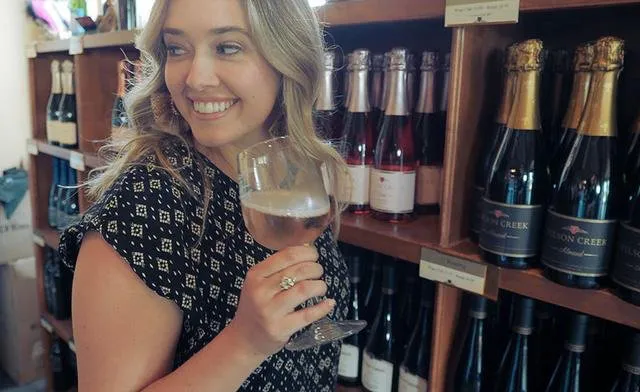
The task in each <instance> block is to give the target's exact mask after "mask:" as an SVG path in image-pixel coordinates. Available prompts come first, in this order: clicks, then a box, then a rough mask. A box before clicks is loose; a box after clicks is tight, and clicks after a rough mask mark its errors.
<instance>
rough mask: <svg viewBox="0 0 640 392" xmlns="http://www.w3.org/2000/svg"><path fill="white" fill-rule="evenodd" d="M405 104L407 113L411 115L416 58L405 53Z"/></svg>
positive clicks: (414, 96) (413, 99) (414, 90)
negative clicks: (407, 106)
mask: <svg viewBox="0 0 640 392" xmlns="http://www.w3.org/2000/svg"><path fill="white" fill-rule="evenodd" d="M407 104H408V105H409V113H413V109H414V107H415V104H416V58H415V55H414V54H413V53H411V52H407Z"/></svg>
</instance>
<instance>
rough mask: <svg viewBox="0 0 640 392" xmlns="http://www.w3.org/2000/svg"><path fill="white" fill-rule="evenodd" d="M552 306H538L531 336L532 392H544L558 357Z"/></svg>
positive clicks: (541, 304)
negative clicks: (554, 359)
mask: <svg viewBox="0 0 640 392" xmlns="http://www.w3.org/2000/svg"><path fill="white" fill-rule="evenodd" d="M551 312H552V308H551V305H549V304H547V303H544V302H538V303H537V304H536V311H535V319H534V327H533V334H532V335H531V357H530V358H531V361H530V363H531V366H530V368H531V373H530V374H531V382H532V384H531V385H532V388H531V390H532V391H544V387H545V386H546V383H547V381H548V380H549V377H551V373H552V372H553V365H554V363H553V362H552V361H551V359H552V358H557V357H558V350H557V348H558V346H557V345H556V342H555V341H554V339H553V336H555V334H556V330H555V329H556V326H555V323H554V319H553V317H552V314H551Z"/></svg>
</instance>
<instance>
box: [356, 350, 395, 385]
mask: <svg viewBox="0 0 640 392" xmlns="http://www.w3.org/2000/svg"><path fill="white" fill-rule="evenodd" d="M362 386H364V387H365V388H367V390H368V391H371V392H391V390H392V388H393V364H392V363H389V362H387V361H381V360H378V359H375V358H373V357H372V356H371V355H369V353H367V352H366V351H365V352H364V354H363V358H362Z"/></svg>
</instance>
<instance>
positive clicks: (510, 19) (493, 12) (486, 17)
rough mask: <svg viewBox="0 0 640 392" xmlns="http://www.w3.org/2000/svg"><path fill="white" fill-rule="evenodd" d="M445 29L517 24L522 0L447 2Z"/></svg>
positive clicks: (456, 0) (460, 0)
mask: <svg viewBox="0 0 640 392" xmlns="http://www.w3.org/2000/svg"><path fill="white" fill-rule="evenodd" d="M445 4H446V6H445V11H444V25H445V27H451V26H460V25H469V24H473V25H477V24H486V23H517V22H518V17H519V12H520V0H446V3H445Z"/></svg>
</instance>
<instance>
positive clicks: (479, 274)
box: [420, 248, 487, 295]
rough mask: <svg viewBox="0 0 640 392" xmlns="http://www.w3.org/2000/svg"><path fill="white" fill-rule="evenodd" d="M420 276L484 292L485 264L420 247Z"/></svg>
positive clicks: (473, 291) (478, 292)
mask: <svg viewBox="0 0 640 392" xmlns="http://www.w3.org/2000/svg"><path fill="white" fill-rule="evenodd" d="M420 277H422V278H425V279H429V280H434V281H436V282H441V283H446V284H449V285H452V286H455V287H457V288H459V289H462V290H465V291H470V292H472V293H476V294H480V295H482V294H484V289H485V282H486V278H487V266H486V265H483V264H479V263H475V262H473V261H469V260H464V259H461V258H458V257H453V256H449V255H445V254H442V253H440V252H437V251H435V250H432V249H427V248H422V254H421V256H420Z"/></svg>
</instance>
